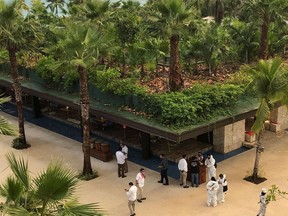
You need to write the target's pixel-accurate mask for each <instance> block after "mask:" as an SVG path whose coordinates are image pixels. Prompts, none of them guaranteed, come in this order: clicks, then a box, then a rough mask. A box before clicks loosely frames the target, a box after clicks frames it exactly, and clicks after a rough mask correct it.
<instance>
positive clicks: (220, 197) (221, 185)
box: [217, 174, 227, 203]
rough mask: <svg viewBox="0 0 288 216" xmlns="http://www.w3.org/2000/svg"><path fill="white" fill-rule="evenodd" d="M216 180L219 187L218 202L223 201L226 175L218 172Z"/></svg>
mask: <svg viewBox="0 0 288 216" xmlns="http://www.w3.org/2000/svg"><path fill="white" fill-rule="evenodd" d="M217 182H218V184H219V189H218V192H217V199H218V203H224V202H225V192H226V191H224V188H225V186H227V179H226V175H225V174H220V175H219V178H218V180H217Z"/></svg>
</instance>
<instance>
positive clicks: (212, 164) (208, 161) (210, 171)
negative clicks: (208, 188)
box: [205, 154, 216, 180]
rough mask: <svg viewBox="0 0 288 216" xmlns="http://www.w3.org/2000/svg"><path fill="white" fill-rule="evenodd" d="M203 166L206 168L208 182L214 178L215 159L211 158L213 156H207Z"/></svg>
mask: <svg viewBox="0 0 288 216" xmlns="http://www.w3.org/2000/svg"><path fill="white" fill-rule="evenodd" d="M205 166H206V167H207V174H208V179H209V180H210V179H211V178H212V177H215V178H216V168H215V159H214V158H213V155H211V154H208V156H207V158H206V159H205Z"/></svg>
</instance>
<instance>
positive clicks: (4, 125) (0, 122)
mask: <svg viewBox="0 0 288 216" xmlns="http://www.w3.org/2000/svg"><path fill="white" fill-rule="evenodd" d="M8 101H10V98H9V97H2V95H0V108H1V105H2V104H3V103H5V102H8ZM0 134H3V135H9V136H16V135H17V133H16V131H15V129H14V127H13V125H11V124H10V123H8V122H7V120H6V119H5V118H3V116H0Z"/></svg>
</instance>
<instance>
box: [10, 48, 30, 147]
mask: <svg viewBox="0 0 288 216" xmlns="http://www.w3.org/2000/svg"><path fill="white" fill-rule="evenodd" d="M7 49H8V52H9V60H10V64H11V76H12V81H13V88H14V92H15V100H16V106H17V112H18V127H19V142H20V143H21V144H22V145H23V147H26V145H27V143H26V137H25V129H24V112H23V103H22V91H21V85H20V82H19V75H18V66H17V60H16V48H15V47H14V46H13V45H11V44H9V45H8V47H7Z"/></svg>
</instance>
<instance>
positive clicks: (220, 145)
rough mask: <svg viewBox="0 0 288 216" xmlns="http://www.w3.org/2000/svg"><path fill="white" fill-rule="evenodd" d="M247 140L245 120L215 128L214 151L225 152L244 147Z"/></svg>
mask: <svg viewBox="0 0 288 216" xmlns="http://www.w3.org/2000/svg"><path fill="white" fill-rule="evenodd" d="M244 140H245V120H241V121H238V122H235V123H233V124H230V125H226V126H224V127H221V128H217V129H215V130H213V147H214V151H216V152H219V153H222V154H225V153H228V152H230V151H233V150H235V149H238V148H240V147H242V143H243V141H244Z"/></svg>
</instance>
